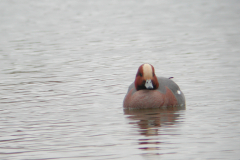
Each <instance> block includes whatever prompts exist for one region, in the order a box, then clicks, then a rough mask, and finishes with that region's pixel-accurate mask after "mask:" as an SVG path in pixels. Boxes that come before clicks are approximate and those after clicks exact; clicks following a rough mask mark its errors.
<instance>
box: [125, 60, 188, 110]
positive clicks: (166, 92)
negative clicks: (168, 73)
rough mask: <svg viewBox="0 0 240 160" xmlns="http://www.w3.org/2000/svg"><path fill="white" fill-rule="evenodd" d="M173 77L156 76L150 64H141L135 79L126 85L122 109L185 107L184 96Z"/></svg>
mask: <svg viewBox="0 0 240 160" xmlns="http://www.w3.org/2000/svg"><path fill="white" fill-rule="evenodd" d="M172 78H173V77H170V78H165V77H157V76H156V74H155V69H154V67H153V66H152V65H151V64H148V63H145V64H142V65H141V66H140V67H139V68H138V71H137V74H136V77H135V81H134V82H133V83H132V84H131V85H130V86H129V87H128V91H127V94H126V95H125V98H124V101H123V108H124V109H148V108H162V107H163V108H164V107H170V106H171V107H175V106H178V107H185V105H186V102H185V96H184V94H183V92H182V91H181V89H180V88H179V86H178V85H177V84H176V83H175V82H174V81H173V80H172Z"/></svg>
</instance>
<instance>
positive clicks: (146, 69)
mask: <svg viewBox="0 0 240 160" xmlns="http://www.w3.org/2000/svg"><path fill="white" fill-rule="evenodd" d="M152 72H153V71H152V66H151V65H150V64H144V65H143V77H144V78H145V79H151V78H152Z"/></svg>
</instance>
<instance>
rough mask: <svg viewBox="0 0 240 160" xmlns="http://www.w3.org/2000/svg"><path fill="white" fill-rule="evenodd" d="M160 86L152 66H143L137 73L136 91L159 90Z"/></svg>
mask: <svg viewBox="0 0 240 160" xmlns="http://www.w3.org/2000/svg"><path fill="white" fill-rule="evenodd" d="M158 86H159V83H158V80H157V77H156V75H155V71H154V67H153V66H152V65H151V64H142V65H141V66H140V67H139V68H138V71H137V74H136V78H135V88H136V90H141V89H157V88H158Z"/></svg>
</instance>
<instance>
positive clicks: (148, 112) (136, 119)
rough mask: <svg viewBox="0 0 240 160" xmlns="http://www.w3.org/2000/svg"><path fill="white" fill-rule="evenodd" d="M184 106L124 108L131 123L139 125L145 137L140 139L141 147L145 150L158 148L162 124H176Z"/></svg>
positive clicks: (140, 131)
mask: <svg viewBox="0 0 240 160" xmlns="http://www.w3.org/2000/svg"><path fill="white" fill-rule="evenodd" d="M184 109H185V108H183V107H168V108H161V109H134V110H129V109H126V110H124V114H125V115H128V116H127V118H128V119H130V122H129V124H131V125H134V127H135V126H138V128H139V133H140V134H141V135H144V136H145V138H141V139H139V142H138V144H139V145H141V146H140V148H139V149H143V150H158V149H159V144H160V143H161V142H160V141H159V138H160V137H159V135H160V134H161V133H160V131H159V129H160V127H161V126H163V125H164V126H169V125H174V124H176V122H177V121H176V120H177V119H178V117H179V116H180V113H179V110H184Z"/></svg>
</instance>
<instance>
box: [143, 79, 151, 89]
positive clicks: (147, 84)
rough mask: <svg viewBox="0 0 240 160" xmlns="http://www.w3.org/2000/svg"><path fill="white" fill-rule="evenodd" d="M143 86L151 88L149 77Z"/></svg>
mask: <svg viewBox="0 0 240 160" xmlns="http://www.w3.org/2000/svg"><path fill="white" fill-rule="evenodd" d="M145 87H146V88H147V89H153V84H152V80H150V79H148V80H146V82H145Z"/></svg>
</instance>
